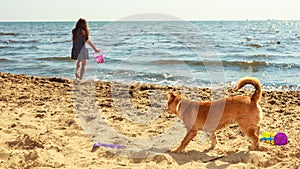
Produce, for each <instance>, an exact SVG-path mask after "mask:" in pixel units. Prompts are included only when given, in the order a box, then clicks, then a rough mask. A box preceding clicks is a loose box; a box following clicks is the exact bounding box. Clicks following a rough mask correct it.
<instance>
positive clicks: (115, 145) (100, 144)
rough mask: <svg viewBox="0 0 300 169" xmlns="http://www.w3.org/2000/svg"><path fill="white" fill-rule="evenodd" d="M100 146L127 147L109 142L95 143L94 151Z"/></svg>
mask: <svg viewBox="0 0 300 169" xmlns="http://www.w3.org/2000/svg"><path fill="white" fill-rule="evenodd" d="M100 146H102V147H110V148H125V146H122V145H118V144H107V143H95V144H94V145H93V148H92V152H94V151H96V150H97V149H98V148H99V147H100Z"/></svg>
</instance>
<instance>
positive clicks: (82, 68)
mask: <svg viewBox="0 0 300 169" xmlns="http://www.w3.org/2000/svg"><path fill="white" fill-rule="evenodd" d="M85 67H86V60H82V61H81V70H80V77H79V79H80V80H82V77H83V75H84V72H85Z"/></svg>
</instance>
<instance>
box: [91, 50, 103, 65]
mask: <svg viewBox="0 0 300 169" xmlns="http://www.w3.org/2000/svg"><path fill="white" fill-rule="evenodd" d="M94 56H95V59H96V62H97V63H103V62H105V60H104V52H103V51H100V52H99V53H95V55H94Z"/></svg>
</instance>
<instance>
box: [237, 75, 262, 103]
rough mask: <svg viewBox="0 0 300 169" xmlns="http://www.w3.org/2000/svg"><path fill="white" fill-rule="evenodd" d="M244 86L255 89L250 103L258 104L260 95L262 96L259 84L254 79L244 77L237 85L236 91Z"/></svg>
mask: <svg viewBox="0 0 300 169" xmlns="http://www.w3.org/2000/svg"><path fill="white" fill-rule="evenodd" d="M246 84H252V85H253V86H254V87H255V89H256V90H255V93H254V94H253V95H252V97H251V101H253V102H255V103H257V102H259V100H260V98H261V95H262V89H261V84H260V82H259V80H258V79H256V78H255V77H244V78H241V79H240V80H239V82H238V84H237V89H238V90H239V89H240V88H242V87H243V86H245V85H246Z"/></svg>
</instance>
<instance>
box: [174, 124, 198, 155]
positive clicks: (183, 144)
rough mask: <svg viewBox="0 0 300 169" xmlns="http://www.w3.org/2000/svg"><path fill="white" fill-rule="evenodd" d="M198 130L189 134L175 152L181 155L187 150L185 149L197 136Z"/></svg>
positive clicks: (190, 131) (193, 130)
mask: <svg viewBox="0 0 300 169" xmlns="http://www.w3.org/2000/svg"><path fill="white" fill-rule="evenodd" d="M197 132H198V130H196V129H191V130H189V131H188V132H187V134H186V136H185V137H184V139H183V140H182V141H181V144H180V146H179V147H178V148H177V149H176V150H175V151H173V152H174V153H181V152H183V150H184V149H185V147H186V146H187V145H188V144H189V142H190V141H191V140H192V139H193V138H194V137H195V136H196V135H197Z"/></svg>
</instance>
